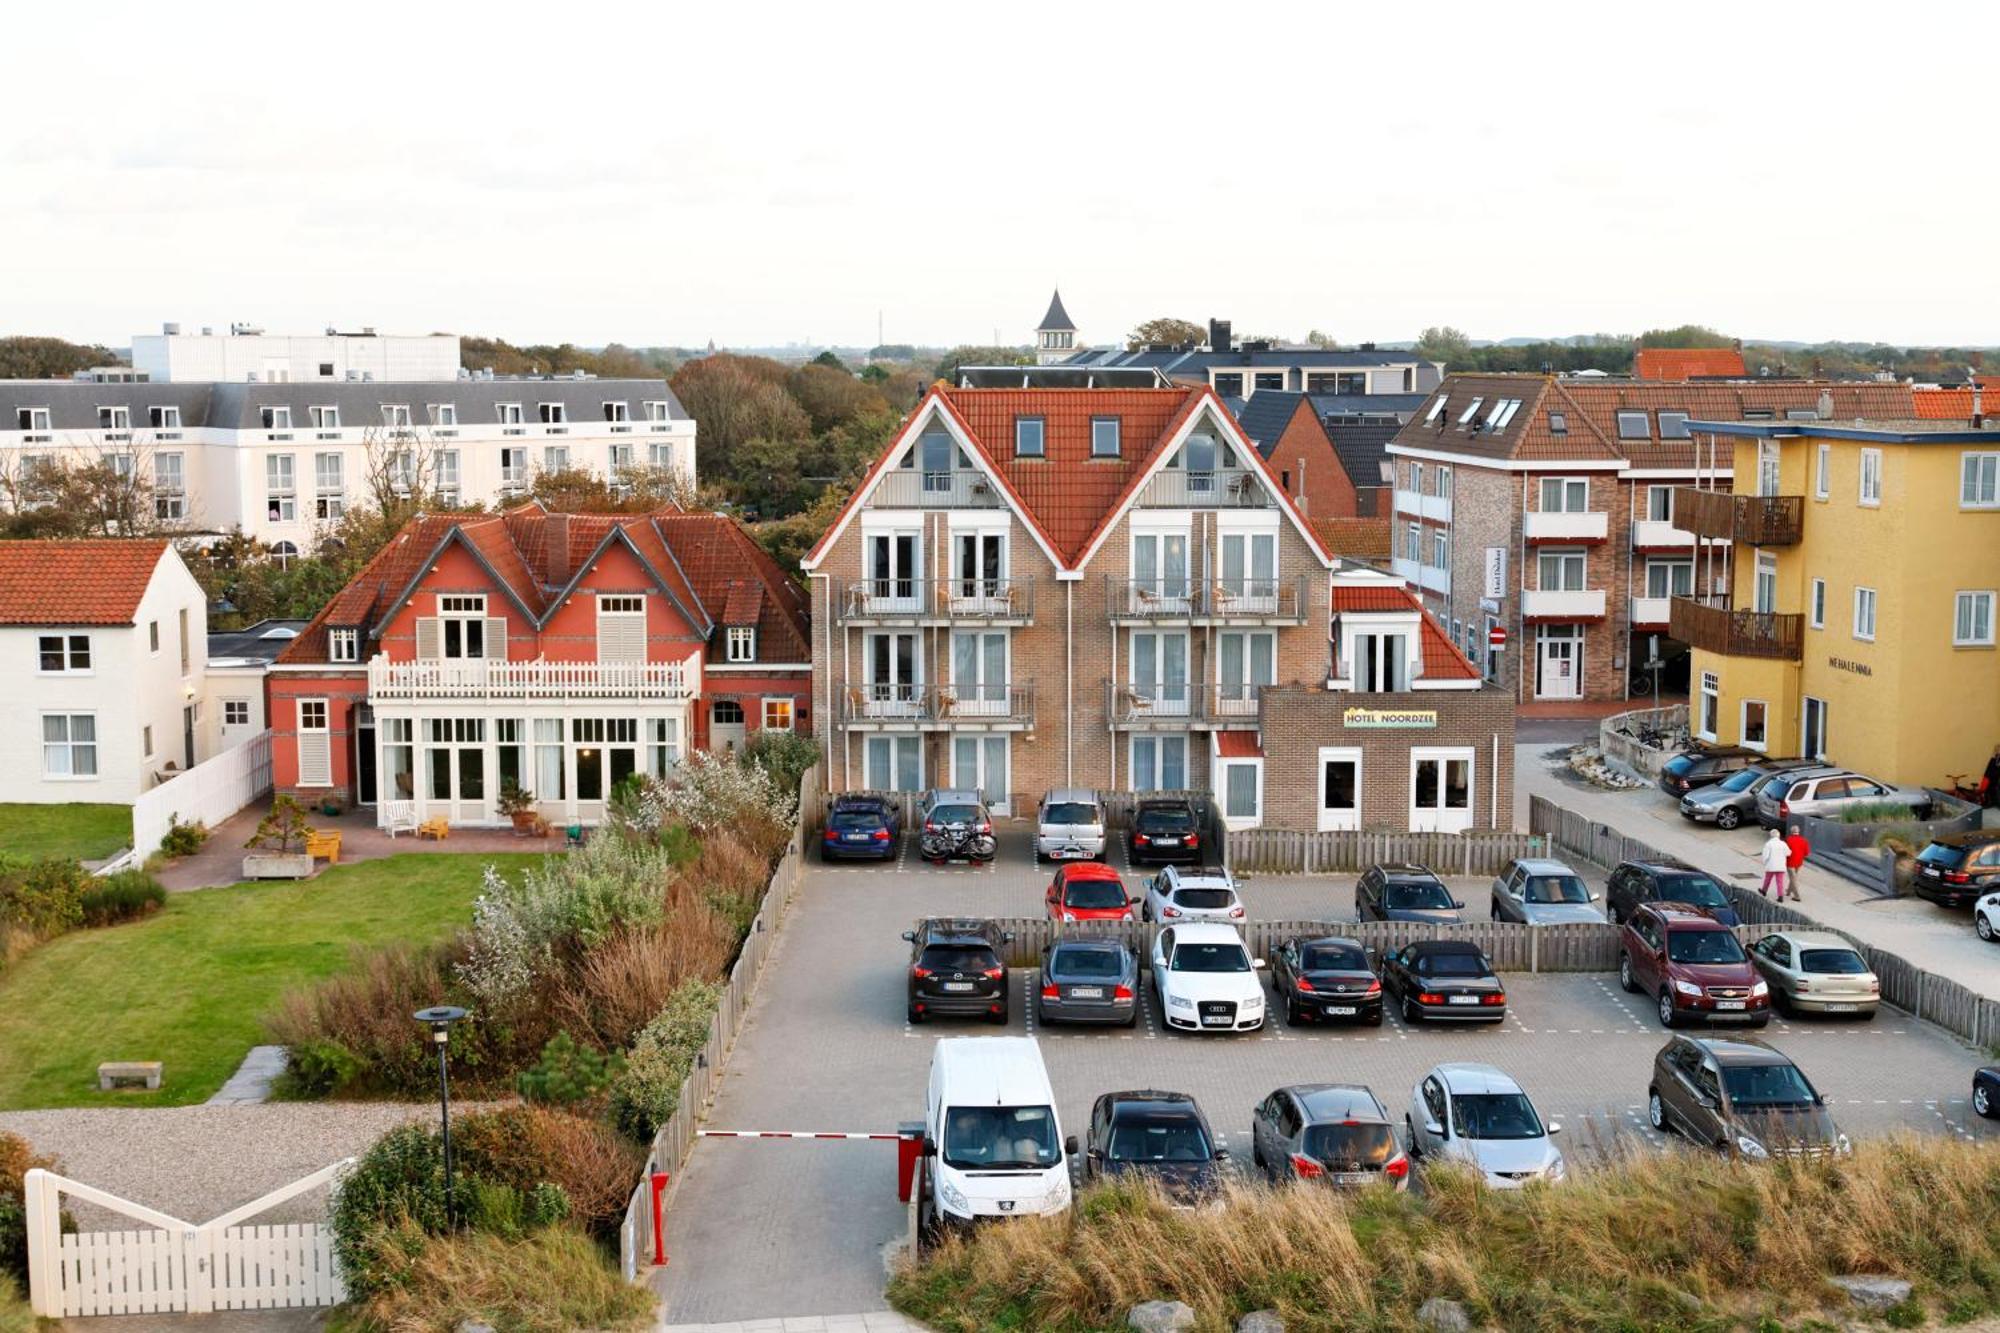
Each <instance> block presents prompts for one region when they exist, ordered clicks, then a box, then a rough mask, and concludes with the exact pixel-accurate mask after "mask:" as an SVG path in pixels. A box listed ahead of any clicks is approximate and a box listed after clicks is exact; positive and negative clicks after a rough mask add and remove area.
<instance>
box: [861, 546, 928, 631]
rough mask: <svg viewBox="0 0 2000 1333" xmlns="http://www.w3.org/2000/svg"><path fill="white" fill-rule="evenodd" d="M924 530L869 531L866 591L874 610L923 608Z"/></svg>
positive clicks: (871, 607)
mask: <svg viewBox="0 0 2000 1333" xmlns="http://www.w3.org/2000/svg"><path fill="white" fill-rule="evenodd" d="M922 550H923V542H922V533H920V532H918V531H916V530H914V529H912V530H910V531H907V532H904V531H897V532H871V533H869V534H868V551H867V557H866V559H867V566H866V577H867V580H868V588H867V592H866V597H867V603H868V609H869V610H870V611H875V612H884V611H888V612H894V611H919V610H922V609H923V608H922V602H921V601H920V594H921V591H922V582H921V581H922V579H923V572H924V571H923V556H922Z"/></svg>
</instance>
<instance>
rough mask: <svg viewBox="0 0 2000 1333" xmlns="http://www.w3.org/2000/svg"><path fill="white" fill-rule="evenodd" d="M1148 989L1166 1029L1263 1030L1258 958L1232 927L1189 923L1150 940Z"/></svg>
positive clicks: (1188, 1030)
mask: <svg viewBox="0 0 2000 1333" xmlns="http://www.w3.org/2000/svg"><path fill="white" fill-rule="evenodd" d="M1152 962H1153V985H1154V987H1155V988H1156V989H1157V990H1158V992H1159V996H1160V1012H1161V1013H1162V1014H1164V1015H1165V1016H1166V1020H1167V1026H1168V1027H1170V1028H1177V1029H1179V1030H1181V1031H1183V1032H1254V1031H1256V1030H1257V1029H1258V1028H1261V1027H1263V1026H1264V983H1263V982H1262V981H1260V980H1258V977H1257V969H1258V968H1260V967H1262V966H1263V965H1264V960H1263V959H1261V958H1252V957H1251V956H1250V950H1249V949H1247V948H1245V947H1244V944H1243V937H1242V936H1241V935H1239V934H1237V933H1236V928H1235V927H1234V926H1225V925H1220V924H1213V923H1209V922H1189V923H1187V924H1185V925H1174V926H1168V927H1167V928H1166V929H1165V930H1163V931H1161V932H1160V933H1159V934H1158V935H1156V936H1155V937H1154V938H1153V959H1152Z"/></svg>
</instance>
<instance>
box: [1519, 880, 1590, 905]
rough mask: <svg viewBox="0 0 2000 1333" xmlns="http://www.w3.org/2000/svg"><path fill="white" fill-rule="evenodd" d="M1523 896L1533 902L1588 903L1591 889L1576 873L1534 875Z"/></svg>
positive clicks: (1525, 899) (1527, 900)
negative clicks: (1586, 886) (1585, 885)
mask: <svg viewBox="0 0 2000 1333" xmlns="http://www.w3.org/2000/svg"><path fill="white" fill-rule="evenodd" d="M1521 897H1522V899H1523V900H1524V901H1526V902H1531V903H1544V904H1546V903H1587V902H1589V901H1590V890H1589V889H1587V888H1585V887H1584V883H1583V881H1582V880H1581V879H1579V878H1578V877H1577V876H1575V875H1532V876H1530V877H1529V879H1528V884H1527V887H1526V888H1525V889H1524V890H1523V891H1522V894H1521Z"/></svg>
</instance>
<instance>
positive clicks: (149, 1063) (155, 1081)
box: [97, 1060, 161, 1092]
mask: <svg viewBox="0 0 2000 1333" xmlns="http://www.w3.org/2000/svg"><path fill="white" fill-rule="evenodd" d="M160 1071H161V1064H160V1062H159V1061H158V1060H106V1061H105V1062H104V1063H103V1064H101V1065H99V1066H98V1067H97V1090H98V1091H99V1092H109V1091H111V1089H112V1088H114V1087H116V1086H117V1085H118V1084H120V1083H144V1084H145V1085H146V1089H147V1091H149V1092H150V1091H153V1090H155V1089H157V1088H158V1087H159V1086H160Z"/></svg>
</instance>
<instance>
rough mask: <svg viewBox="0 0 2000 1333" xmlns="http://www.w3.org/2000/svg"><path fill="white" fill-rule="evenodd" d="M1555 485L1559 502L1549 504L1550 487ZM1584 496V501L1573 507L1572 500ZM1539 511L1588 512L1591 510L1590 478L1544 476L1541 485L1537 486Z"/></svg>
mask: <svg viewBox="0 0 2000 1333" xmlns="http://www.w3.org/2000/svg"><path fill="white" fill-rule="evenodd" d="M1551 485H1553V486H1554V487H1555V497H1556V500H1557V501H1558V503H1557V504H1555V505H1554V506H1551V505H1550V504H1549V494H1550V491H1549V488H1550V486H1551ZM1578 495H1581V496H1582V502H1581V503H1580V504H1578V505H1576V506H1575V507H1571V505H1570V501H1571V500H1572V499H1573V498H1575V497H1576V496H1578ZM1535 498H1536V501H1537V510H1536V512H1538V513H1543V514H1587V513H1589V512H1590V478H1588V477H1543V478H1542V479H1541V485H1539V486H1537V487H1536V488H1535Z"/></svg>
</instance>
